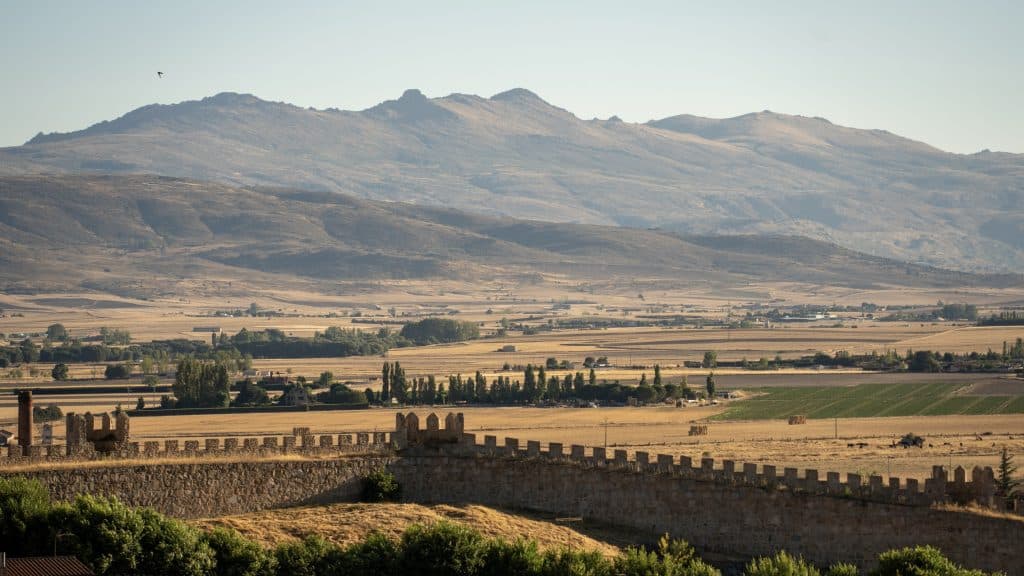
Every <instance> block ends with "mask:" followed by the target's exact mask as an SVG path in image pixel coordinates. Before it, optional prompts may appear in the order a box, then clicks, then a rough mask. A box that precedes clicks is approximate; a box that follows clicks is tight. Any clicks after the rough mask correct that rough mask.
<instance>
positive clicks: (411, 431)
mask: <svg viewBox="0 0 1024 576" xmlns="http://www.w3.org/2000/svg"><path fill="white" fill-rule="evenodd" d="M425 424H426V426H425V427H423V428H420V419H419V416H417V415H416V413H415V412H409V413H408V414H402V413H401V412H399V413H397V414H395V431H394V432H392V434H391V439H392V443H393V444H394V446H395V448H397V449H400V450H401V449H407V448H410V447H416V446H441V445H453V444H454V445H465V444H467V443H468V444H469V445H473V443H474V442H475V436H473V435H472V434H469V435H467V434H466V433H465V427H466V419H465V418H464V417H463V415H462V412H458V413H455V412H449V413H448V415H447V416H445V418H444V428H441V420H440V418H438V416H437V414H434V413H433V412H431V413H430V414H428V415H427V418H426V422H425Z"/></svg>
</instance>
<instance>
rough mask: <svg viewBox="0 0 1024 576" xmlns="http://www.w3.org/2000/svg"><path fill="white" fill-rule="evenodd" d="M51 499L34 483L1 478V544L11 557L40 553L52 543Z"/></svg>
mask: <svg viewBox="0 0 1024 576" xmlns="http://www.w3.org/2000/svg"><path fill="white" fill-rule="evenodd" d="M49 511H50V495H49V493H47V491H46V489H45V488H43V485H42V484H40V483H39V482H37V481H35V480H26V479H25V478H21V477H18V476H15V477H13V478H0V542H2V543H3V544H2V545H3V547H4V551H6V552H7V553H8V554H9V555H11V556H29V555H32V554H33V553H41V552H42V551H43V549H45V544H44V543H45V542H47V540H49V538H48V536H47V533H48V526H47V514H48V513H49Z"/></svg>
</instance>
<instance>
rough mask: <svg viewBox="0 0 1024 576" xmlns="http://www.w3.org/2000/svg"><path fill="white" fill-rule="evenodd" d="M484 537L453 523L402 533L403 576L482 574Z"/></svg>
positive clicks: (401, 565) (440, 523)
mask: <svg viewBox="0 0 1024 576" xmlns="http://www.w3.org/2000/svg"><path fill="white" fill-rule="evenodd" d="M483 544H484V542H483V538H482V537H481V536H480V533H479V532H477V531H476V530H472V529H470V528H467V527H465V526H461V525H458V524H452V523H450V522H438V523H437V524H433V525H431V526H421V525H414V526H412V527H410V528H409V529H408V530H406V531H405V532H404V533H403V534H402V542H401V545H402V550H401V560H400V561H399V572H398V573H400V574H417V575H419V576H435V575H436V576H449V575H454V574H458V575H471V574H480V573H481V567H482V566H483V561H484V546H483Z"/></svg>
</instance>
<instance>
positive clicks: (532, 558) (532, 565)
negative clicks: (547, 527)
mask: <svg viewBox="0 0 1024 576" xmlns="http://www.w3.org/2000/svg"><path fill="white" fill-rule="evenodd" d="M543 565H544V557H543V556H542V555H541V554H540V551H539V550H538V549H537V543H536V542H534V541H532V540H515V541H513V542H506V541H505V540H501V539H496V540H491V541H490V542H487V543H486V544H485V545H484V553H483V570H482V572H483V573H484V574H487V575H488V576H519V575H521V574H539V573H540V571H541V568H542V567H543ZM566 574H568V572H566Z"/></svg>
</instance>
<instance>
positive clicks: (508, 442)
mask: <svg viewBox="0 0 1024 576" xmlns="http://www.w3.org/2000/svg"><path fill="white" fill-rule="evenodd" d="M518 454H519V439H518V438H505V455H506V456H516V455H518Z"/></svg>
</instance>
